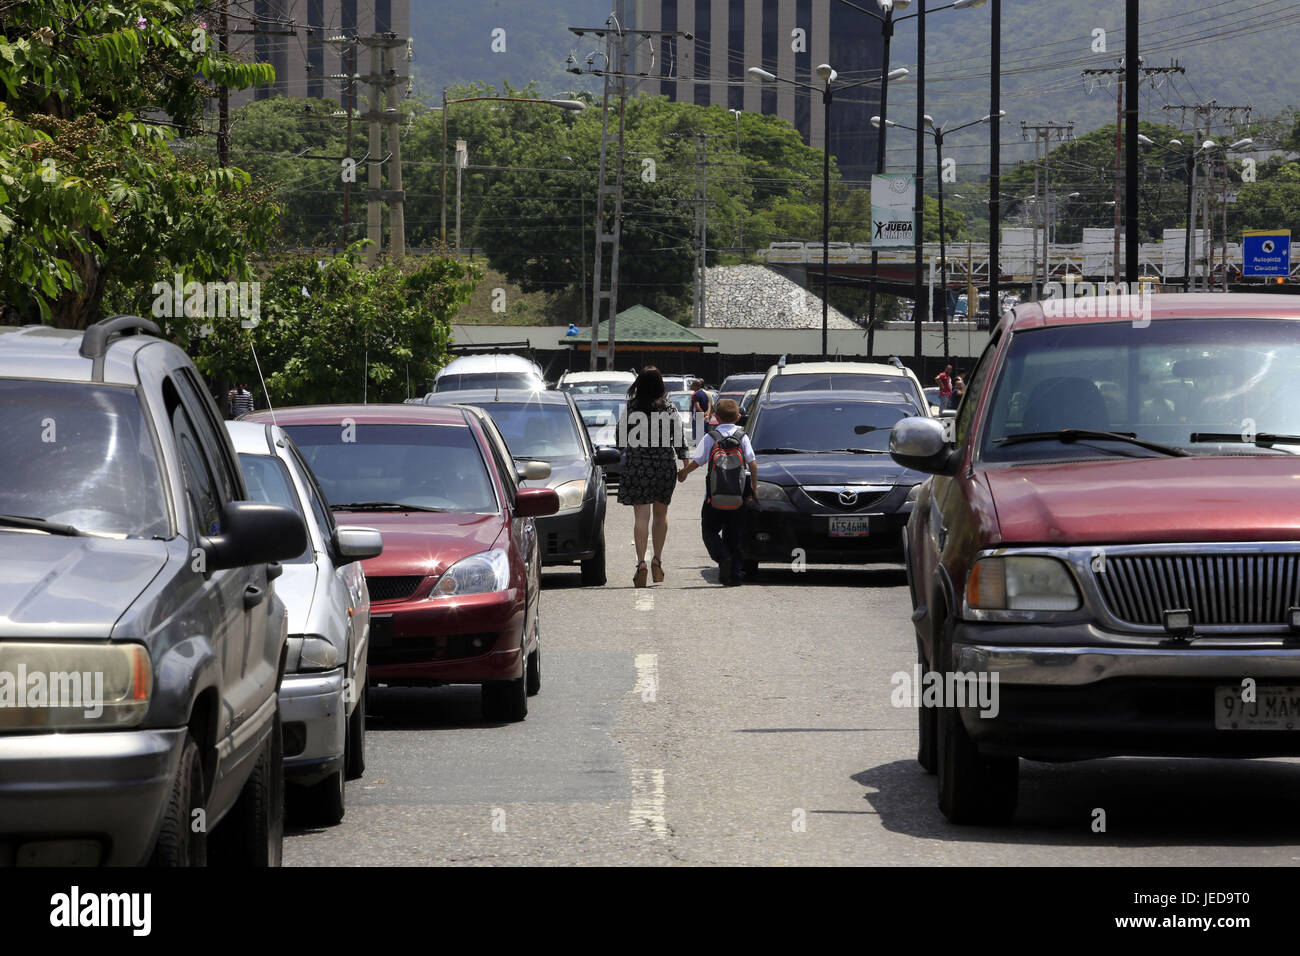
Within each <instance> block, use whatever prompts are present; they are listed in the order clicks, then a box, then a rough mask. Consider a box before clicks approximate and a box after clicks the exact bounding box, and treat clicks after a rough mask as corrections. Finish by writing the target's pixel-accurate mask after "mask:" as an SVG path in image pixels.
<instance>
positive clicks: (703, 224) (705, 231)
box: [692, 133, 709, 328]
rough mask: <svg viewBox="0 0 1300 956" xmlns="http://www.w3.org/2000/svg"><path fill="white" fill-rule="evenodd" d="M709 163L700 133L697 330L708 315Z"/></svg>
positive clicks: (697, 157) (697, 143) (697, 140)
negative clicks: (707, 166) (707, 165)
mask: <svg viewBox="0 0 1300 956" xmlns="http://www.w3.org/2000/svg"><path fill="white" fill-rule="evenodd" d="M707 161H708V141H707V140H706V139H705V138H704V134H703V133H700V134H698V135H697V136H696V138H695V319H694V321H693V322H692V324H693V325H694V326H695V327H696V328H700V327H702V326H703V325H704V318H705V315H706V314H707V313H706V310H707V304H706V301H705V300H706V297H707V295H708V289H707V286H706V285H705V278H706V276H707V275H708V242H709V213H708V209H707V208H706V204H707V203H708V201H709V188H708V179H707V178H706V177H707V175H708V173H707V172H706V171H705V166H704V164H705V163H706V162H707Z"/></svg>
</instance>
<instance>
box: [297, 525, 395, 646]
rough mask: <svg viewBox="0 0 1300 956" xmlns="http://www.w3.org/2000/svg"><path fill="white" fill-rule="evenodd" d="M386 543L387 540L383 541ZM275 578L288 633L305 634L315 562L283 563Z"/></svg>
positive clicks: (309, 613) (313, 592) (312, 597)
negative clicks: (278, 574) (282, 570)
mask: <svg viewBox="0 0 1300 956" xmlns="http://www.w3.org/2000/svg"><path fill="white" fill-rule="evenodd" d="M385 544H387V542H385ZM282 567H283V568H284V573H283V574H281V575H280V576H279V577H278V578H276V579H275V593H276V594H277V595H279V597H280V600H281V601H283V602H284V606H285V608H286V609H287V610H288V612H289V633H290V634H306V633H307V622H308V621H309V620H311V603H312V601H313V600H314V599H315V597H316V578H317V573H316V563H315V562H314V561H313V562H309V563H307V564H285V565H282Z"/></svg>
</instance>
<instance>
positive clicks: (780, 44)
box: [633, 0, 884, 181]
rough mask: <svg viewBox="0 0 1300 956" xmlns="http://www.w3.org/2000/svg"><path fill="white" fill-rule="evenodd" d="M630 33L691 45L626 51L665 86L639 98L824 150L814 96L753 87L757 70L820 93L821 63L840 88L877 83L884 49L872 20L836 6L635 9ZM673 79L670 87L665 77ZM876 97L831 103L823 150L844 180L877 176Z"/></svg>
mask: <svg viewBox="0 0 1300 956" xmlns="http://www.w3.org/2000/svg"><path fill="white" fill-rule="evenodd" d="M634 13H635V19H634V21H633V23H634V24H635V26H636V27H637V28H638V29H645V30H680V31H684V32H688V33H691V34H692V35H693V36H694V39H693V40H684V39H683V40H677V41H670V40H668V39H666V38H665V39H663V40H662V41H660V42H659V43H658V44H656V45H655V48H654V49H651V48H649V47H648V46H647V45H645V44H642V45H639V46H638V47H637V49H636V50H635V51H634V57H635V59H634V64H635V65H634V71H635V72H638V73H640V72H650V73H651V74H652V75H655V76H661V77H665V79H662V80H660V81H659V83H658V89H657V90H656V89H654V84H653V83H651V84H646V85H643V86H641V87H639V89H641V90H648V91H650V92H658V93H662V94H663V95H664V96H667V97H668V98H669V99H672V100H675V101H678V102H684V103H698V104H700V105H702V106H714V105H717V106H724V107H727V108H728V109H739V110H745V111H747V112H761V113H767V114H775V115H777V116H780V117H781V118H782V119H784V120H787V121H788V122H789V123H791V124H792V125H793V126H794V127H795V129H797V130H798V131H799V134H800V135H801V136H802V137H803V139H804V142H805V143H808V144H809V145H810V146H814V147H816V148H818V149H821V148H823V146H825V145H826V144H827V136H826V130H825V129H824V115H823V108H822V98H821V94H820V93H812V92H810V91H808V90H802V89H799V88H798V87H794V86H790V85H788V84H786V83H772V82H760V81H759V80H757V79H756V78H754V77H751V76H749V75H748V74H747V73H746V71H747V70H748V69H749V68H750V67H751V66H759V67H762V68H763V69H765V70H767V71H768V72H770V73H775V74H776V75H777V76H779V77H782V78H784V79H790V80H798V81H799V82H802V83H810V84H811V85H813V86H819V85H821V80H820V79H819V78H818V76H817V74H816V72H814V71H815V70H816V68H817V66H818V64H820V63H829V64H830V65H831V66H832V67H833V68H834V69H835V71H836V72H837V73H838V74H839V76H840V78H841V81H842V82H844V83H853V82H855V81H857V80H860V79H863V78H865V77H868V76H876V75H879V74H880V73H881V72H883V70H882V66H883V62H882V61H883V59H884V44H883V40H882V37H881V32H880V26H879V23H878V21H876V20H875V19H873V18H871V17H869V16H867V15H866V14H864V13H861V12H859V11H857V10H854V9H853V8H852V7H850V6H848V5H846V4H843V3H839V2H837V0H634ZM668 77H672V78H668ZM879 104H880V88H879V86H878V85H874V84H872V85H867V86H861V87H858V88H857V89H855V90H849V91H846V92H845V93H844V94H843V95H842V96H840V97H836V99H835V100H834V104H833V106H832V109H831V129H830V137H829V147H830V151H831V155H833V156H834V157H835V160H836V163H837V164H838V166H839V169H840V173H841V175H842V176H843V178H844V179H845V180H849V181H867V180H869V179H870V177H871V174H872V173H873V172H875V167H876V160H875V156H876V130H875V128H874V127H872V125H871V117H872V115H873V114H875V113H878V112H879Z"/></svg>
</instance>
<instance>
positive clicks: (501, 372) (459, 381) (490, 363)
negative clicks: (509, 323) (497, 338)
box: [433, 353, 546, 392]
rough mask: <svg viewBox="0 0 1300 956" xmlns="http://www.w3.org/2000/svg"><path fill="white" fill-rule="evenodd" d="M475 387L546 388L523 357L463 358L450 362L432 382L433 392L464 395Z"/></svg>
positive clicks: (537, 369) (534, 365) (537, 371)
mask: <svg viewBox="0 0 1300 956" xmlns="http://www.w3.org/2000/svg"><path fill="white" fill-rule="evenodd" d="M475 388H528V389H536V390H538V391H541V390H544V389H545V388H546V379H545V377H544V376H543V375H542V369H541V367H540V366H539V365H538V364H537V363H536V362H530V361H529V360H528V359H526V358H524V357H523V356H522V355H504V354H495V353H494V354H491V355H462V356H461V357H460V358H455V359H452V360H451V361H450V362H448V363H447V364H446V365H445V366H443V368H442V369H441V370H440V371H439V372H438V374H437V375H436V376H435V377H434V380H433V390H434V391H435V392H464V391H469V390H470V389H475Z"/></svg>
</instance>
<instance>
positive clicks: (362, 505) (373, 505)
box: [330, 501, 447, 513]
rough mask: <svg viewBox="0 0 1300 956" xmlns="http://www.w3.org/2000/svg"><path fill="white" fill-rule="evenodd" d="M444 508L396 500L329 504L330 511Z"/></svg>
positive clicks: (442, 511)
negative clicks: (407, 503)
mask: <svg viewBox="0 0 1300 956" xmlns="http://www.w3.org/2000/svg"><path fill="white" fill-rule="evenodd" d="M446 510H447V509H446V508H426V507H424V506H423V505H404V504H402V503H401V502H398V501H353V502H350V503H349V504H346V505H330V511H432V512H439V513H445V512H446Z"/></svg>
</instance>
